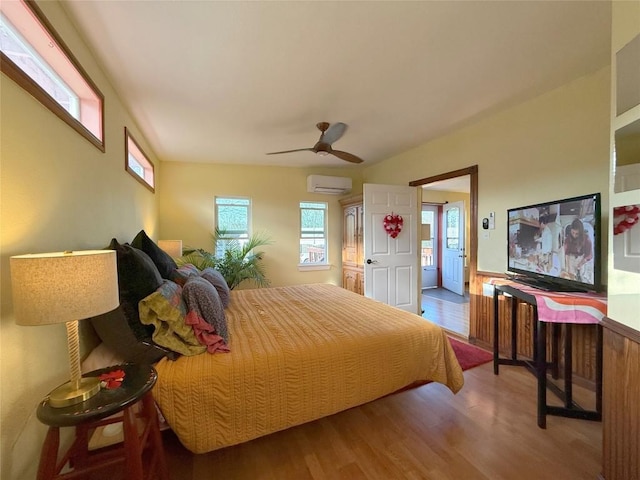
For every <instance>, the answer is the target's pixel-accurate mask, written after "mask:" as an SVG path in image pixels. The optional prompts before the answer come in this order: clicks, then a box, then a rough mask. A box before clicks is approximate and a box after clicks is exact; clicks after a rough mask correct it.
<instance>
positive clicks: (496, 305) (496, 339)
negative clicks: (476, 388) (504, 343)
mask: <svg viewBox="0 0 640 480" xmlns="http://www.w3.org/2000/svg"><path fill="white" fill-rule="evenodd" d="M498 297H499V294H498V290H497V289H494V290H493V374H494V375H498V369H499V363H498V356H499V352H500V334H499V333H498V332H499V327H500V322H499V316H500V302H499V300H498Z"/></svg>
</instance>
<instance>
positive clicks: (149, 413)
mask: <svg viewBox="0 0 640 480" xmlns="http://www.w3.org/2000/svg"><path fill="white" fill-rule="evenodd" d="M142 408H143V410H144V413H145V416H146V417H147V419H148V420H147V421H148V422H149V423H150V433H149V436H150V438H149V441H150V442H151V444H152V449H153V452H154V453H153V458H154V460H155V462H154V463H155V467H156V473H157V477H158V478H159V479H160V480H169V469H168V468H167V461H166V458H165V455H164V445H163V444H162V434H161V433H160V425H159V421H158V412H157V411H156V405H155V402H154V401H153V396H152V395H151V392H149V393H147V394H146V395H145V396H144V398H143V399H142Z"/></svg>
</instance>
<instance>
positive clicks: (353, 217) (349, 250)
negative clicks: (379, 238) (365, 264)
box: [342, 206, 358, 263]
mask: <svg viewBox="0 0 640 480" xmlns="http://www.w3.org/2000/svg"><path fill="white" fill-rule="evenodd" d="M357 260H358V207H355V206H353V207H346V208H345V209H344V238H343V239H342V261H343V262H346V263H357Z"/></svg>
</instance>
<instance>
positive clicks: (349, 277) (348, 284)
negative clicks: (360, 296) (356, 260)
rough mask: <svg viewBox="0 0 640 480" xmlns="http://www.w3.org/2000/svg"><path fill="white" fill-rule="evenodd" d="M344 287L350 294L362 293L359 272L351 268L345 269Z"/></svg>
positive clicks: (343, 271) (343, 273)
mask: <svg viewBox="0 0 640 480" xmlns="http://www.w3.org/2000/svg"><path fill="white" fill-rule="evenodd" d="M342 287H343V288H344V289H345V290H349V291H350V292H354V293H360V292H359V291H358V290H359V288H360V281H359V278H358V272H356V271H355V270H353V269H350V268H344V269H343V270H342Z"/></svg>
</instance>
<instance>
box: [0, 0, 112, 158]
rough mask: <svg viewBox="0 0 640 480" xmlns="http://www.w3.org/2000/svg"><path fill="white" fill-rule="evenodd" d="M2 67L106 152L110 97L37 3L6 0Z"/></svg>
mask: <svg viewBox="0 0 640 480" xmlns="http://www.w3.org/2000/svg"><path fill="white" fill-rule="evenodd" d="M0 70H2V72H3V73H4V74H5V75H7V76H8V77H9V78H11V79H12V80H13V81H15V82H16V83H17V84H18V85H20V86H21V87H22V88H24V89H25V90H26V91H28V92H29V93H30V94H31V95H33V96H34V97H35V98H36V99H37V100H39V101H40V102H41V103H42V104H43V105H44V106H45V107H47V108H48V109H49V110H51V111H52V112H53V113H54V114H56V115H57V116H58V117H59V118H61V119H62V120H64V121H65V122H66V123H67V124H69V125H70V126H71V127H72V128H73V129H75V130H76V131H77V132H78V133H80V134H81V135H82V136H83V137H85V138H86V139H87V140H89V141H90V142H91V143H93V144H94V145H95V146H96V147H98V148H99V149H100V150H102V151H103V152H104V128H103V123H104V97H103V95H102V93H101V92H100V90H98V88H97V87H96V85H95V84H94V83H93V82H92V81H91V79H90V78H89V76H88V75H87V73H86V72H85V71H84V70H83V69H82V67H81V66H80V64H79V63H78V62H77V60H76V59H75V58H74V56H73V55H72V54H71V52H70V50H69V49H68V48H67V46H66V45H65V44H64V42H63V41H62V39H61V38H60V37H59V36H58V34H57V33H56V31H55V30H54V29H53V27H52V26H51V24H50V23H49V22H48V20H47V19H46V18H45V16H44V15H43V14H42V12H41V11H40V9H39V8H38V7H37V6H36V5H35V3H34V2H31V1H24V0H4V1H2V2H0Z"/></svg>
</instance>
